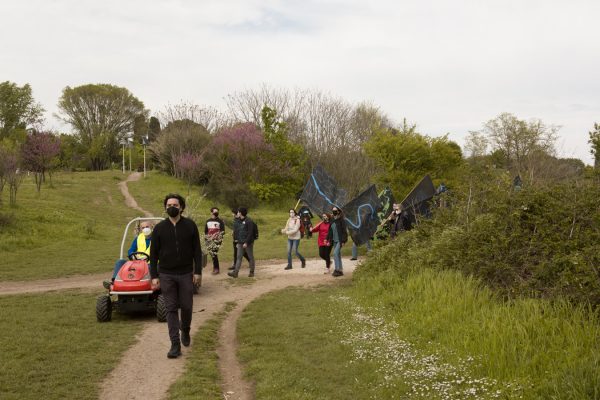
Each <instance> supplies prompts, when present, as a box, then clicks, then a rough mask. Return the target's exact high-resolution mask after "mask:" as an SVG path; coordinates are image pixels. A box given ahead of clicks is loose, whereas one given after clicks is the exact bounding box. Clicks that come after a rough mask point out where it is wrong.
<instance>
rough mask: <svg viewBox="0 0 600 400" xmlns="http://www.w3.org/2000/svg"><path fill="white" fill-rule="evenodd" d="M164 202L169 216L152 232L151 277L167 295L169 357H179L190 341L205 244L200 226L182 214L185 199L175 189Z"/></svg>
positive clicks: (153, 282) (165, 296) (165, 295)
mask: <svg viewBox="0 0 600 400" xmlns="http://www.w3.org/2000/svg"><path fill="white" fill-rule="evenodd" d="M163 204H164V207H165V211H166V212H167V214H168V218H166V219H164V220H162V221H161V222H159V223H158V224H157V225H156V227H155V228H154V231H153V232H152V241H151V244H150V277H151V278H152V286H153V287H160V290H161V292H162V295H163V297H164V299H165V306H166V309H167V326H168V328H169V338H170V339H171V349H170V350H169V352H168V353H167V357H169V358H177V357H179V356H180V355H181V345H182V344H183V345H184V346H186V347H187V346H189V345H190V326H191V322H192V307H193V301H194V299H193V296H194V285H195V284H197V283H200V281H201V280H202V248H201V247H200V232H198V226H197V225H196V223H195V222H194V221H192V220H191V219H189V218H185V217H184V216H182V215H181V213H182V212H183V210H185V199H184V198H183V197H181V196H180V195H178V194H173V193H172V194H168V195H167V196H166V197H165V200H164V203H163ZM179 310H181V318H180V316H179ZM180 330H181V335H180V334H179V331H180Z"/></svg>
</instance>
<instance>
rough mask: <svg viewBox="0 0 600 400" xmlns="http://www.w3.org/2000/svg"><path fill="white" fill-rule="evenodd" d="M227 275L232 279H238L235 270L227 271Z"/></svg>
mask: <svg viewBox="0 0 600 400" xmlns="http://www.w3.org/2000/svg"><path fill="white" fill-rule="evenodd" d="M227 275H229V276H230V277H232V278H237V277H238V273H237V271H236V270H235V269H234V270H233V271H229V272H228V273H227Z"/></svg>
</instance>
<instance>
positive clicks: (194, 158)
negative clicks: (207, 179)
mask: <svg viewBox="0 0 600 400" xmlns="http://www.w3.org/2000/svg"><path fill="white" fill-rule="evenodd" d="M173 161H174V164H175V169H176V171H178V173H179V175H180V176H181V177H182V178H183V179H185V180H186V182H187V183H188V196H189V194H190V189H191V187H192V183H195V182H197V181H198V180H199V179H200V177H202V174H203V173H204V172H205V168H204V165H203V162H202V161H203V153H201V154H193V153H187V152H186V153H182V154H180V155H176V156H175V157H174V159H173Z"/></svg>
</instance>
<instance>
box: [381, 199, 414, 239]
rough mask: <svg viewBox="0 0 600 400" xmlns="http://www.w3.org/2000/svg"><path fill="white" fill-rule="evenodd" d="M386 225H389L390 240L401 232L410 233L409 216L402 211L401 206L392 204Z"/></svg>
mask: <svg viewBox="0 0 600 400" xmlns="http://www.w3.org/2000/svg"><path fill="white" fill-rule="evenodd" d="M387 223H388V224H389V225H390V238H395V237H396V236H398V234H399V233H400V232H402V231H410V230H411V229H412V223H411V222H410V216H409V215H408V213H407V212H406V210H404V209H403V207H402V204H398V203H394V205H393V206H392V213H391V214H390V216H389V217H388V219H387Z"/></svg>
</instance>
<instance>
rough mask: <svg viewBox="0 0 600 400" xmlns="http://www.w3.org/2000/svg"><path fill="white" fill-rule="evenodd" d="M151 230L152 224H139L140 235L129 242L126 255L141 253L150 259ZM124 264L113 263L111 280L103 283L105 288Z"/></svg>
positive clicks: (118, 261) (146, 222)
mask: <svg viewBox="0 0 600 400" xmlns="http://www.w3.org/2000/svg"><path fill="white" fill-rule="evenodd" d="M153 228H154V224H152V222H151V221H142V222H140V226H139V231H140V234H139V235H137V237H136V238H134V239H133V241H132V242H131V247H129V250H128V251H127V255H131V254H133V253H136V252H140V251H141V252H143V253H146V254H148V257H150V243H151V238H152V229H153ZM126 262H127V260H123V259H120V260H117V262H116V263H115V268H114V270H113V275H112V279H111V280H110V282H109V281H104V286H105V287H108V288H109V287H110V285H111V283H112V282H114V280H115V278H116V277H117V274H118V273H119V270H120V269H121V267H122V266H123V265H124V264H125V263H126Z"/></svg>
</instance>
